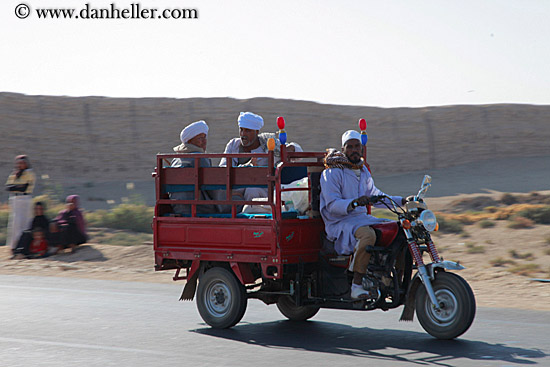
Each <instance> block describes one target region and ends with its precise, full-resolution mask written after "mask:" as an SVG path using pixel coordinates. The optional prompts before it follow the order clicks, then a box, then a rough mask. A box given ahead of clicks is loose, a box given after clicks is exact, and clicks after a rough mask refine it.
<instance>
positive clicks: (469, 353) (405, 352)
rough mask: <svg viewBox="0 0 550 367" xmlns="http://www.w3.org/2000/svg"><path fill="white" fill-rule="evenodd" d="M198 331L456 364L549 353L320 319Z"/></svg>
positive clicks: (522, 360) (526, 359)
mask: <svg viewBox="0 0 550 367" xmlns="http://www.w3.org/2000/svg"><path fill="white" fill-rule="evenodd" d="M193 332H196V333H199V334H202V335H209V336H214V337H218V338H224V339H228V340H232V341H240V342H243V343H247V344H251V345H259V346H263V347H268V348H282V349H285V348H286V349H294V350H296V349H298V350H305V351H309V352H321V353H333V354H340V355H346V356H354V357H364V358H368V359H372V360H385V361H396V362H408V363H416V364H419V363H420V364H433V365H438V366H452V365H456V360H459V359H464V358H466V359H470V360H479V361H502V362H507V363H518V364H537V362H536V361H533V360H532V359H537V358H545V357H547V356H550V355H549V354H546V353H544V352H543V351H541V350H538V349H528V348H521V347H511V346H507V345H504V344H490V343H486V342H481V341H470V340H464V339H457V340H438V339H434V338H433V337H431V336H429V335H428V334H425V333H420V332H414V331H403V330H390V329H383V330H379V329H371V328H365V327H361V328H355V327H352V326H349V325H341V324H334V323H329V322H321V321H305V322H291V321H276V322H267V323H261V324H239V325H237V326H234V327H233V328H231V329H224V330H218V329H212V328H210V327H209V328H204V329H196V330H193Z"/></svg>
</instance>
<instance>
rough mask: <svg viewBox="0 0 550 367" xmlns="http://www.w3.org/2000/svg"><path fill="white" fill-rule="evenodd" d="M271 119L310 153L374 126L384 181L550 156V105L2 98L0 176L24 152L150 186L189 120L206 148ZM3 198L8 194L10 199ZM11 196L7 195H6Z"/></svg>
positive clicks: (56, 171)
mask: <svg viewBox="0 0 550 367" xmlns="http://www.w3.org/2000/svg"><path fill="white" fill-rule="evenodd" d="M240 111H253V112H255V113H258V114H260V115H262V116H263V117H264V120H265V122H266V126H265V127H264V129H263V131H272V132H274V131H276V130H277V126H276V117H277V116H284V117H285V119H286V123H287V128H286V130H287V133H288V137H289V141H297V142H299V143H300V144H301V145H302V146H303V147H304V148H305V150H324V149H325V148H327V147H339V145H340V135H341V134H342V132H343V131H345V130H348V129H354V128H355V129H357V121H358V119H359V118H361V117H364V118H366V119H367V121H368V127H367V133H368V136H369V143H368V161H369V163H370V164H371V166H372V167H375V169H376V172H377V173H378V174H382V175H384V174H385V175H389V174H395V173H403V172H409V171H413V170H423V169H441V168H445V167H449V166H456V165H461V164H465V163H469V162H477V161H482V160H491V159H505V158H514V157H515V158H518V157H535V156H538V157H541V156H550V143H549V142H550V106H535V105H518V104H498V105H459V106H443V107H426V108H375V107H360V106H340V105H327V104H318V103H314V102H306V101H295V100H283V99H271V98H253V99H246V100H238V99H231V98H187V99H169V98H138V99H133V98H104V97H54V96H28V95H23V94H14V93H0V127H1V130H0V131H1V132H0V146H1V147H2V149H1V150H0V177H7V175H8V174H9V172H10V171H11V170H12V162H13V158H14V156H15V155H17V154H27V155H29V156H30V158H31V161H32V163H33V164H34V168H35V171H36V172H37V174H38V175H41V174H48V175H49V177H50V178H51V180H53V181H54V182H60V183H63V184H65V185H66V184H68V183H80V184H83V183H95V182H106V181H125V180H126V181H128V180H136V181H139V180H149V179H150V177H151V176H150V173H151V171H152V169H153V167H154V165H155V160H154V157H155V154H156V153H157V152H171V151H172V147H173V146H175V145H177V144H178V143H179V132H180V131H181V129H182V128H183V127H184V126H185V125H186V124H188V123H190V122H193V121H196V120H199V119H204V120H206V121H207V123H208V124H209V126H210V134H209V141H208V150H209V151H210V152H222V151H223V149H224V147H225V144H226V143H227V141H228V140H229V139H230V138H232V137H235V136H238V128H237V122H236V120H237V116H238V114H239V112H240ZM4 196H5V194H4ZM2 199H5V197H2Z"/></svg>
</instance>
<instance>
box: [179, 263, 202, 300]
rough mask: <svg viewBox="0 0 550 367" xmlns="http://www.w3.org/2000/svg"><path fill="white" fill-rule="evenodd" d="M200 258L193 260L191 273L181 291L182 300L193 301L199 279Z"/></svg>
mask: <svg viewBox="0 0 550 367" xmlns="http://www.w3.org/2000/svg"><path fill="white" fill-rule="evenodd" d="M200 264H201V262H200V260H193V263H192V264H191V268H190V269H189V273H187V282H186V283H185V286H184V287H183V291H182V292H181V297H180V301H192V300H193V298H194V297H195V292H196V290H197V280H198V279H199V271H198V270H199V269H200Z"/></svg>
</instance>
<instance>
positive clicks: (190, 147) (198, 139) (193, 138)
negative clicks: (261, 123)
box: [169, 120, 218, 215]
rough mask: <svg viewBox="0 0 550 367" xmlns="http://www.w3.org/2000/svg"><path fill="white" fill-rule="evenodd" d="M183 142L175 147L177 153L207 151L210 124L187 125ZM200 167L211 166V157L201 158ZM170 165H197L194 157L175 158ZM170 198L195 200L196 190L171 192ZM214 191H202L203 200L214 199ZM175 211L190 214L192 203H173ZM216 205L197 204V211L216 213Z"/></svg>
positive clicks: (200, 122)
mask: <svg viewBox="0 0 550 367" xmlns="http://www.w3.org/2000/svg"><path fill="white" fill-rule="evenodd" d="M180 140H181V144H180V145H178V146H176V147H174V152H176V153H206V145H207V142H208V125H207V124H206V122H204V121H202V120H201V121H196V122H193V123H192V124H190V125H188V126H186V127H185V128H184V129H183V130H182V131H181V133H180ZM199 165H200V167H211V166H212V162H211V160H210V158H200V160H199ZM170 167H177V168H183V167H195V160H194V159H193V158H174V159H173V160H172V162H171V164H170ZM169 195H170V199H173V200H194V199H195V192H194V191H183V192H170V193H169ZM212 195H213V193H211V192H209V191H207V190H201V191H200V199H201V200H213V196H212ZM172 208H173V210H174V213H176V214H183V215H189V214H191V205H189V204H174V205H172ZM217 211H218V210H217V207H216V206H215V205H197V213H216V212H217Z"/></svg>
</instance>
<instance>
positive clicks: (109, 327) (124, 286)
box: [0, 273, 550, 367]
mask: <svg viewBox="0 0 550 367" xmlns="http://www.w3.org/2000/svg"><path fill="white" fill-rule="evenodd" d="M167 276H169V274H168V273H167ZM180 292H181V284H180V283H174V284H173V285H172V284H168V285H167V284H154V283H138V282H118V281H104V280H90V279H77V278H61V277H31V276H15V275H13V276H11V275H1V276H0V315H1V316H0V366H6V367H8V366H9V367H15V366H25V367H29V366H41V367H42V366H71V367H73V366H102V367H104V366H118V367H120V366H161V365H162V366H281V365H282V366H285V365H286V366H292V367H294V366H314V365H316V366H352V365H359V364H361V365H364V366H367V365H368V366H411V365H418V366H476V367H477V366H516V365H535V366H550V332H549V330H550V313H549V312H536V311H522V310H511V309H488V308H481V309H478V313H477V316H476V319H475V321H474V324H473V326H472V327H471V328H470V330H469V331H467V332H466V333H465V334H464V335H463V336H462V337H461V338H460V339H458V340H454V341H440V340H436V339H434V338H432V337H431V336H429V335H428V334H427V333H425V332H424V331H423V330H422V328H421V327H420V325H419V323H418V322H417V321H416V320H415V321H414V322H412V323H402V322H398V321H397V320H398V319H399V316H400V309H399V310H393V311H389V312H382V311H372V312H353V311H337V310H321V311H320V312H319V313H318V314H317V315H316V316H315V317H314V318H313V319H312V320H311V321H308V322H305V323H292V322H290V321H285V320H284V318H283V316H282V315H280V314H279V312H278V310H277V308H276V307H275V306H266V305H264V304H263V303H261V302H260V301H257V300H251V301H250V302H249V304H248V309H247V312H246V314H245V316H244V319H243V321H242V322H241V323H240V324H238V325H237V326H236V327H234V328H232V329H229V330H214V329H211V328H210V327H208V326H207V325H205V324H204V323H203V322H202V320H201V319H200V316H199V314H198V312H197V310H196V306H195V303H194V302H179V301H178V298H179V294H180Z"/></svg>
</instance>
